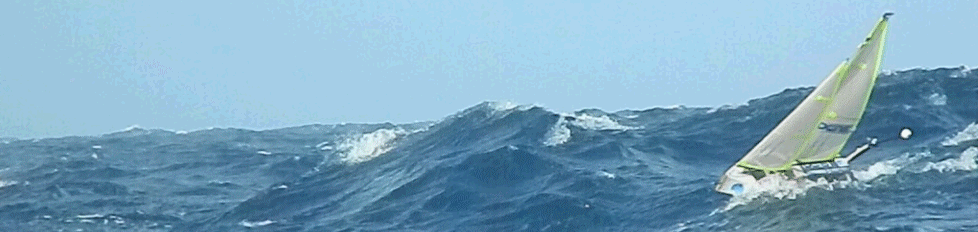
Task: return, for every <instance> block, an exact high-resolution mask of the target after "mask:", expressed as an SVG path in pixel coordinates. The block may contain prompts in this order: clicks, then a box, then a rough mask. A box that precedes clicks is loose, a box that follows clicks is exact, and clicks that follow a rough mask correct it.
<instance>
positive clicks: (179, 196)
mask: <svg viewBox="0 0 978 232" xmlns="http://www.w3.org/2000/svg"><path fill="white" fill-rule="evenodd" d="M966 71H967V70H964V69H935V70H909V71H903V72H898V73H893V74H888V75H882V76H881V77H880V80H879V82H878V85H877V87H876V89H875V92H874V95H873V97H872V98H871V101H870V105H869V108H868V109H867V113H866V116H865V118H864V120H863V122H862V123H861V124H860V125H859V126H858V127H857V128H856V132H855V135H854V136H853V139H852V141H853V142H851V143H850V146H849V148H847V149H846V150H851V149H852V148H851V147H853V146H854V145H857V143H858V142H859V141H862V140H863V139H864V138H865V137H869V136H875V137H879V138H881V140H883V141H884V143H882V144H881V146H880V147H879V148H878V149H875V150H872V151H870V152H869V153H866V154H864V155H863V156H861V157H860V158H859V159H857V160H856V162H855V164H854V166H855V167H856V169H857V170H859V171H861V172H862V174H863V175H868V176H874V178H869V179H867V180H865V181H863V182H861V183H859V184H858V185H853V186H850V187H847V188H841V189H839V188H835V189H826V188H811V189H807V190H805V191H804V194H802V195H798V196H794V197H793V198H790V199H789V198H779V197H773V196H766V197H761V198H759V199H754V200H752V201H747V202H741V203H740V204H736V205H732V204H731V200H730V199H729V198H728V197H726V196H724V195H720V194H717V193H715V192H713V190H712V187H713V185H714V183H715V181H716V180H717V178H718V177H719V176H720V174H721V173H722V172H723V171H725V170H726V169H727V168H728V167H730V165H732V164H733V163H734V162H736V161H737V160H738V159H740V157H741V156H743V154H744V153H746V152H747V151H748V150H749V149H750V148H751V147H752V146H753V145H754V144H755V143H757V141H759V140H760V139H761V138H762V137H763V136H764V135H765V134H766V133H767V132H768V131H769V130H770V129H772V128H773V127H774V126H775V125H776V124H777V123H778V122H779V121H780V120H781V119H782V118H783V117H784V116H785V115H787V114H788V112H790V111H791V110H792V108H794V106H795V105H797V104H798V102H799V101H800V100H801V99H802V98H804V96H805V95H806V94H808V93H809V92H810V91H811V88H800V89H788V90H785V91H784V92H781V93H778V94H775V95H772V96H769V97H766V98H762V99H755V100H751V101H750V102H748V104H746V105H742V106H732V107H720V108H712V109H711V108H685V107H677V108H669V109H663V108H655V109H649V110H644V111H621V112H615V113H607V112H603V111H600V110H582V111H579V112H576V113H574V114H560V113H554V112H551V111H548V110H546V109H543V108H540V107H531V106H518V107H514V106H508V105H506V104H501V103H483V104H480V105H477V106H474V107H472V108H469V109H466V110H464V111H462V112H460V113H458V114H456V115H452V116H449V117H446V118H444V119H442V120H440V121H437V122H432V123H415V124H404V125H395V124H369V125H368V124H344V125H310V126H302V127H295V128H283V129H277V130H268V131H249V130H239V129H211V130H203V131H196V132H190V133H175V132H169V131H162V130H143V129H133V130H128V131H124V132H119V133H113V134H107V135H103V136H98V137H66V138H56V139H43V140H37V141H32V140H15V139H5V140H4V142H2V143H0V157H3V159H0V168H6V169H3V170H2V171H0V180H2V181H4V182H3V184H2V185H3V187H0V202H3V203H0V229H2V230H5V231H24V230H27V231H31V230H43V231H55V230H71V231H74V230H76V229H82V230H85V231H91V230H96V231H133V230H160V231H170V230H176V231H250V230H258V231H405V230H407V231H649V230H651V231H661V230H669V231H687V230H688V231H717V230H725V231H738V230H740V231H758V230H775V231H798V230H843V231H847V230H883V231H891V230H892V231H904V230H931V229H936V230H944V229H947V230H964V231H973V230H978V221H975V220H974V219H973V216H974V212H978V208H976V205H978V204H976V203H978V187H976V186H978V172H976V171H975V168H969V166H968V165H969V162H970V164H974V162H975V161H974V156H969V154H971V153H969V152H971V151H966V150H965V149H967V147H968V146H967V145H963V146H942V145H940V143H941V142H942V141H945V140H947V138H948V137H951V136H954V135H955V133H957V132H959V131H961V130H963V129H964V128H965V127H967V126H968V125H969V124H970V123H972V122H974V121H976V120H978V76H976V73H973V72H972V73H969V72H966ZM902 127H911V128H913V129H914V132H915V133H914V138H913V139H911V140H909V141H902V140H895V139H892V138H895V137H896V135H897V133H898V132H899V130H900V128H902ZM891 137H892V138H891ZM964 143H967V141H965V142H964ZM974 153H978V150H975V151H974ZM969 158H970V160H969Z"/></svg>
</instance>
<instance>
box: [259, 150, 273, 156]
mask: <svg viewBox="0 0 978 232" xmlns="http://www.w3.org/2000/svg"><path fill="white" fill-rule="evenodd" d="M258 154H259V155H271V154H272V153H271V152H267V151H258Z"/></svg>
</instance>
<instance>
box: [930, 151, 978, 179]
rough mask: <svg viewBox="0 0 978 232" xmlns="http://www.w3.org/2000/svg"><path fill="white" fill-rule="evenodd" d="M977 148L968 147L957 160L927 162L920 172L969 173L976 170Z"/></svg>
mask: <svg viewBox="0 0 978 232" xmlns="http://www.w3.org/2000/svg"><path fill="white" fill-rule="evenodd" d="M976 159H978V147H970V148H968V149H967V150H965V151H964V152H962V153H961V155H959V156H958V158H957V159H946V160H942V161H940V162H936V163H935V162H928V163H927V165H926V166H924V168H923V169H921V172H927V171H931V170H935V171H938V172H941V173H944V172H954V171H971V170H975V169H978V160H976Z"/></svg>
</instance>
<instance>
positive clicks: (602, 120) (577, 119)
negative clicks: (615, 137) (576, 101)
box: [570, 114, 635, 130]
mask: <svg viewBox="0 0 978 232" xmlns="http://www.w3.org/2000/svg"><path fill="white" fill-rule="evenodd" d="M572 117H573V118H574V120H572V121H570V124H571V125H574V126H577V127H580V128H584V129H588V130H631V129H635V128H634V127H629V126H622V125H621V124H618V122H616V121H615V120H612V119H611V118H609V117H608V115H601V116H599V117H595V116H591V115H587V114H581V115H577V116H572Z"/></svg>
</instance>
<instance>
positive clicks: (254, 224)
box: [238, 220, 275, 228]
mask: <svg viewBox="0 0 978 232" xmlns="http://www.w3.org/2000/svg"><path fill="white" fill-rule="evenodd" d="M272 223H275V221H272V220H264V221H258V222H250V221H248V220H242V221H241V222H240V223H238V225H241V226H244V227H248V228H254V227H260V226H267V225H271V224H272Z"/></svg>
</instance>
